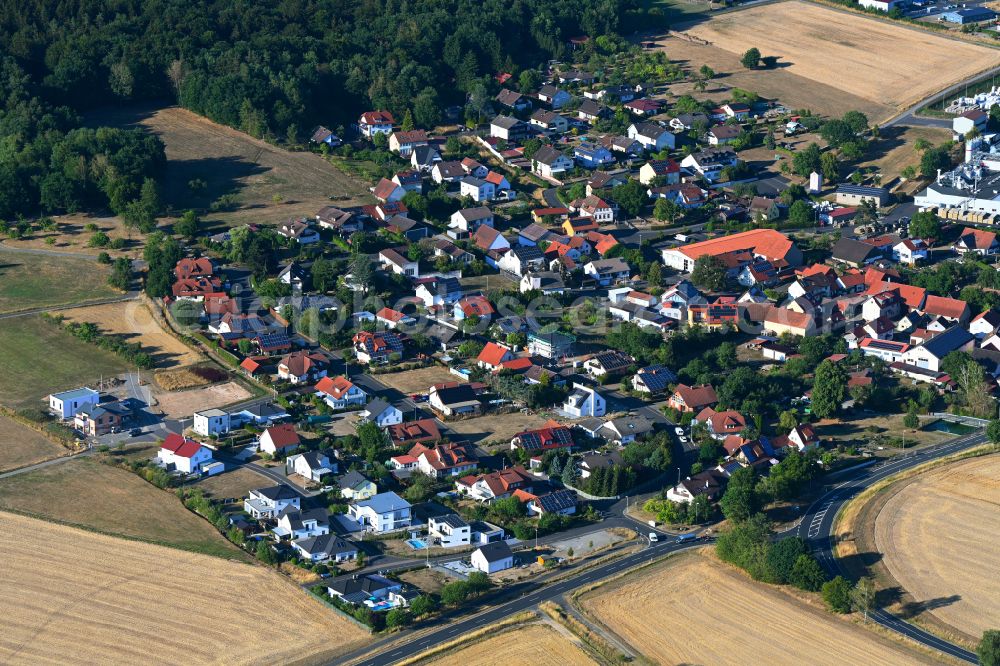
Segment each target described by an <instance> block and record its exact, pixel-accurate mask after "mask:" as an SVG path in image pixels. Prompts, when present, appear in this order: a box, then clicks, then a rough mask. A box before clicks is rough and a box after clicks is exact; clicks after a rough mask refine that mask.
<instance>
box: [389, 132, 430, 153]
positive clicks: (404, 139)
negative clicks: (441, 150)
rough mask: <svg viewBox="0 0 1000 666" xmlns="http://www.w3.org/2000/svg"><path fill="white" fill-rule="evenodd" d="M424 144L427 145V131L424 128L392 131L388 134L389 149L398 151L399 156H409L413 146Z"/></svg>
mask: <svg viewBox="0 0 1000 666" xmlns="http://www.w3.org/2000/svg"><path fill="white" fill-rule="evenodd" d="M426 145H428V141H427V132H425V131H424V130H411V131H409V132H401V131H399V132H393V133H392V134H391V135H390V136H389V150H390V151H391V152H394V153H399V156H400V157H409V156H410V154H411V153H412V152H413V149H414V148H417V147H418V146H426Z"/></svg>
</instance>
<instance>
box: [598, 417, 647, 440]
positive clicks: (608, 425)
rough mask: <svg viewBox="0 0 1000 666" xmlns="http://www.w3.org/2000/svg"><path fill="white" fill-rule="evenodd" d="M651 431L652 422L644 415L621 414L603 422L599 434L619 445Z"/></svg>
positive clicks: (637, 438)
mask: <svg viewBox="0 0 1000 666" xmlns="http://www.w3.org/2000/svg"><path fill="white" fill-rule="evenodd" d="M651 432H653V422H652V421H650V420H649V419H647V418H646V417H645V416H631V415H630V416H622V417H618V418H616V419H611V420H610V421H606V422H605V423H604V427H603V428H602V430H601V435H602V436H603V437H604V438H605V439H607V440H609V441H611V442H614V443H615V444H618V445H619V446H625V445H626V444H630V443H632V442H634V441H636V440H639V439H643V438H644V437H646V436H647V435H649V434H650V433H651Z"/></svg>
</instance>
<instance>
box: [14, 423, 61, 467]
mask: <svg viewBox="0 0 1000 666" xmlns="http://www.w3.org/2000/svg"><path fill="white" fill-rule="evenodd" d="M65 455H69V449H67V448H65V447H63V446H60V445H59V444H56V443H55V442H53V441H52V440H50V439H49V438H48V437H46V436H45V435H42V434H41V433H38V432H35V431H34V430H32V429H31V428H26V427H25V426H23V425H21V424H20V423H18V422H17V421H14V420H12V419H9V418H7V417H6V416H0V472H6V471H7V470H11V469H19V468H21V467H27V466H28V465H34V464H35V463H40V462H42V461H44V460H51V459H52V458H58V457H59V456H65Z"/></svg>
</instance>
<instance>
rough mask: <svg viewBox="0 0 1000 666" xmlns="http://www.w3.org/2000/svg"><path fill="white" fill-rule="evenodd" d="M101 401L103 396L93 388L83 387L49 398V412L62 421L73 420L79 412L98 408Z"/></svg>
mask: <svg viewBox="0 0 1000 666" xmlns="http://www.w3.org/2000/svg"><path fill="white" fill-rule="evenodd" d="M100 400H101V394H100V393H98V392H97V391H95V390H94V389H92V388H88V387H86V386H85V387H83V388H78V389H73V390H71V391H63V392H62V393H53V394H52V395H50V396H49V411H51V412H52V413H54V414H55V415H56V416H58V417H59V418H60V419H63V420H66V419H71V418H73V416H74V415H75V414H76V413H77V411H79V410H81V409H84V408H87V407H96V406H97V404H98V403H99V402H100Z"/></svg>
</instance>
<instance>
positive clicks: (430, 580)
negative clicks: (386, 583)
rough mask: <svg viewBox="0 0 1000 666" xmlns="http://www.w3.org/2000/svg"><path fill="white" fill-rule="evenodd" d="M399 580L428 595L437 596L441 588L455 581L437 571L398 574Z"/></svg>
mask: <svg viewBox="0 0 1000 666" xmlns="http://www.w3.org/2000/svg"><path fill="white" fill-rule="evenodd" d="M399 578H400V580H403V581H404V582H407V583H409V584H410V585H413V586H414V587H416V588H417V589H419V590H421V591H422V592H426V593H428V594H437V593H438V592H440V591H441V588H442V587H444V586H445V585H446V584H448V583H450V582H452V581H454V580H455V579H454V578H449V577H448V576H445V575H444V574H443V573H441V572H440V571H438V570H437V569H416V570H414V571H407V572H406V573H404V574H400V576H399Z"/></svg>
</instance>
